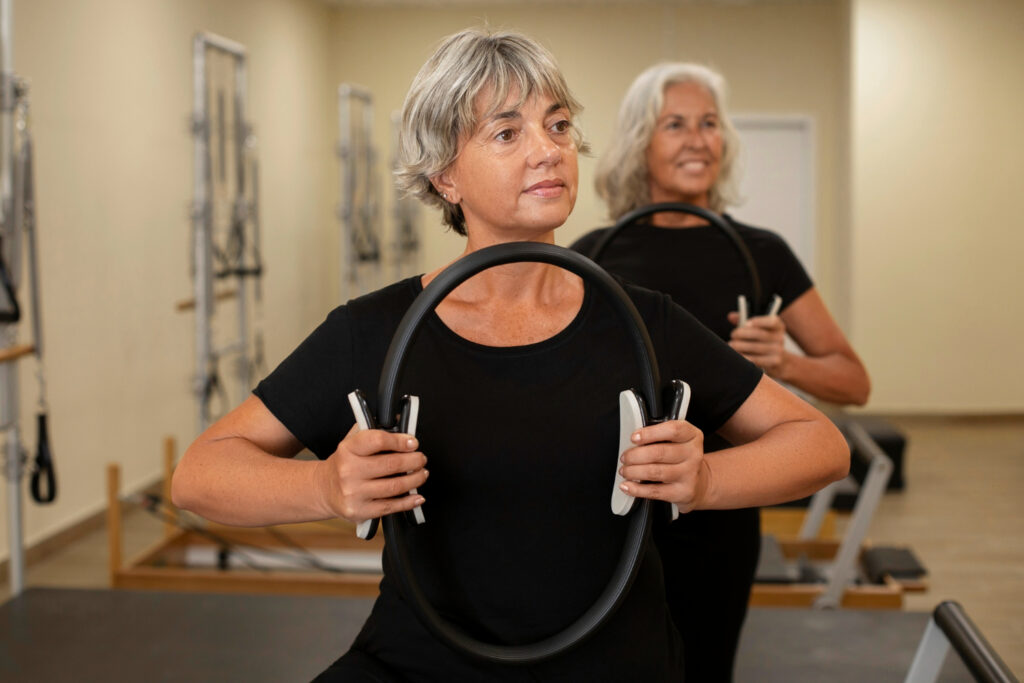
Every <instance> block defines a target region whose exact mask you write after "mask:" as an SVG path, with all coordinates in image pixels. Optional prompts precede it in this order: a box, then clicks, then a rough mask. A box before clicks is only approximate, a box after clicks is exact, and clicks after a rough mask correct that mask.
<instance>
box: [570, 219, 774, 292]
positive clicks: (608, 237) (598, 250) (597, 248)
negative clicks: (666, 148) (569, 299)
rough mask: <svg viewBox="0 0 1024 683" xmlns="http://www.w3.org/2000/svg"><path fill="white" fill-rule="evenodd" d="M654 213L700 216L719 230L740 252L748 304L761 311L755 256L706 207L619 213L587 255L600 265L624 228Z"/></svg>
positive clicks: (733, 231) (725, 223)
mask: <svg viewBox="0 0 1024 683" xmlns="http://www.w3.org/2000/svg"><path fill="white" fill-rule="evenodd" d="M656 213H688V214H690V215H692V216H699V217H701V218H703V219H704V220H706V221H707V222H708V223H710V224H711V225H713V226H715V227H716V228H718V229H719V230H721V231H722V232H723V233H724V234H725V236H726V237H728V238H729V241H730V242H732V245H733V246H734V247H735V248H736V251H737V252H739V255H740V258H741V259H742V260H743V264H744V265H745V266H746V268H747V275H749V276H750V294H751V299H750V303H751V304H752V305H753V309H752V310H755V311H761V310H764V308H765V306H766V302H765V301H764V299H763V295H762V292H761V276H760V274H758V272H757V264H756V263H755V262H754V257H753V255H751V253H750V249H748V248H747V244H746V242H744V241H743V238H742V237H740V235H739V233H738V232H736V228H734V227H732V226H731V225H730V224H729V221H727V220H725V219H724V218H722V217H721V216H720V215H718V214H717V213H715V212H714V211H709V210H707V209H705V208H702V207H699V206H694V205H693V204H684V203H682V202H662V203H660V204H648V205H647V206H641V207H639V208H636V209H633V210H632V211H629V212H627V213H624V214H622V216H621V217H620V218H619V220H618V221H616V222H615V225H614V226H612V227H611V228H609V229H608V231H607V232H606V233H605V234H604V235H602V236H601V239H599V240H598V241H597V243H596V244H595V245H594V248H593V249H591V250H590V253H589V254H587V256H589V257H590V258H591V259H592V260H593V261H595V262H600V259H601V256H602V255H603V254H604V252H605V250H606V249H607V248H608V245H609V244H611V243H612V241H613V240H615V238H616V237H618V236H619V234H620V233H622V231H623V230H625V229H626V228H627V227H629V226H630V225H632V224H633V223H635V222H636V221H638V220H640V219H641V218H646V217H647V216H650V215H652V214H656Z"/></svg>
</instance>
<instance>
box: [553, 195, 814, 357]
mask: <svg viewBox="0 0 1024 683" xmlns="http://www.w3.org/2000/svg"><path fill="white" fill-rule="evenodd" d="M724 218H725V219H726V220H727V221H729V223H730V224H731V225H732V226H733V227H734V228H735V229H736V232H737V233H739V236H740V237H741V238H742V239H743V241H744V243H745V244H746V245H747V248H748V249H749V250H750V253H751V256H752V257H753V258H754V262H755V263H756V264H757V269H758V274H759V276H760V279H761V288H762V290H763V292H764V298H765V299H766V300H767V301H770V300H771V297H772V295H773V294H778V295H779V296H780V297H782V309H783V310H785V308H786V307H787V306H789V305H790V304H791V303H793V302H794V301H796V299H797V298H799V297H800V295H801V294H803V293H804V292H806V291H807V290H809V289H810V288H811V287H813V286H814V283H813V282H812V281H811V278H810V277H809V276H808V275H807V271H806V270H804V267H803V265H801V263H800V261H799V259H797V257H796V255H794V254H793V252H792V250H791V249H790V248H789V245H787V244H786V242H785V240H783V239H782V238H781V237H780V236H779V235H777V234H776V233H774V232H771V231H770V230H764V229H762V228H754V227H751V226H749V225H744V224H743V223H739V222H737V221H735V220H733V218H732V217H731V216H729V215H725V216H724ZM610 229H611V228H601V229H599V230H594V231H592V232H589V233H587V234H586V235H584V236H583V237H581V238H580V239H579V240H577V241H576V242H575V243H574V244H573V245H572V247H571V248H572V249H573V250H575V251H578V252H580V253H581V254H589V253H590V251H591V250H592V249H593V248H594V246H595V245H596V243H597V241H598V240H599V239H600V238H601V236H602V235H603V234H604V233H605V232H607V231H608V230H610ZM600 260H601V265H602V266H604V267H605V268H606V269H607V270H608V271H609V272H611V273H615V274H616V275H619V276H621V277H623V278H625V279H626V280H628V281H629V282H632V283H634V284H638V285H640V286H641V287H647V288H649V289H653V290H655V291H657V292H665V293H666V294H669V295H671V297H672V300H673V301H675V302H676V303H677V304H679V305H680V306H682V307H683V308H685V309H686V310H688V311H689V312H690V313H692V314H693V315H694V317H695V318H697V320H699V321H701V322H702V323H704V324H705V325H707V326H708V327H709V328H710V329H711V330H712V331H714V332H715V334H717V335H718V336H719V337H721V338H722V339H725V340H728V339H729V335H730V334H731V332H732V329H733V326H732V324H731V323H730V322H729V319H728V317H727V316H728V313H729V312H730V311H735V310H736V297H737V296H738V295H740V294H744V295H746V297H747V298H748V300H749V298H750V296H751V286H750V276H749V275H748V274H747V270H746V267H745V265H744V263H743V261H742V259H741V257H740V255H739V252H737V251H736V247H734V246H733V244H732V242H730V241H729V238H728V237H726V235H725V234H724V233H723V232H722V231H721V230H719V229H718V228H715V227H714V226H711V225H700V226H694V227H691V228H683V229H680V228H660V227H657V226H654V225H651V224H650V223H634V224H633V225H631V226H629V227H628V228H626V229H625V230H623V231H622V232H621V233H619V235H618V236H617V237H616V238H615V240H614V241H613V242H612V243H611V244H610V245H608V248H607V249H606V250H605V251H604V253H603V254H602V256H601V259H600ZM764 312H765V311H751V315H755V314H761V313H764Z"/></svg>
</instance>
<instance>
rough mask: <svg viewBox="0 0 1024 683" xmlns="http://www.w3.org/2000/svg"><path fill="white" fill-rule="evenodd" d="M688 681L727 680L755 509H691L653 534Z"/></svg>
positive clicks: (755, 546) (754, 554)
mask: <svg viewBox="0 0 1024 683" xmlns="http://www.w3.org/2000/svg"><path fill="white" fill-rule="evenodd" d="M654 539H655V543H656V544H657V546H658V552H659V553H661V561H662V567H663V568H664V570H665V591H666V595H667V597H668V603H669V609H670V612H671V613H672V619H673V621H674V622H675V624H676V628H678V629H679V633H680V635H682V637H683V658H684V662H685V667H686V681H687V682H688V683H728V682H729V681H732V672H733V666H734V664H735V660H736V648H737V646H738V645H739V638H740V630H741V629H742V627H743V620H744V619H745V618H746V616H747V605H748V603H749V601H750V589H751V586H752V585H753V582H754V573H755V572H756V571H757V558H758V555H759V554H760V552H761V513H760V510H759V509H758V508H747V509H744V510H713V511H712V510H709V511H697V512H691V513H689V514H686V515H682V516H680V518H679V519H678V520H676V521H675V522H671V523H666V524H662V525H658V526H656V527H655V533H654Z"/></svg>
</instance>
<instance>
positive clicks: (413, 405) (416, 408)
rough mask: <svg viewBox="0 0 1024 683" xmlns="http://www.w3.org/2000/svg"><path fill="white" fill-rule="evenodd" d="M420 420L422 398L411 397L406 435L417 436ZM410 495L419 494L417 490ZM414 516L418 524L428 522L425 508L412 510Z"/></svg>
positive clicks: (420, 507)
mask: <svg viewBox="0 0 1024 683" xmlns="http://www.w3.org/2000/svg"><path fill="white" fill-rule="evenodd" d="M419 418H420V397H419V396H410V397H409V427H408V429H406V433H407V434H408V435H409V436H416V424H417V423H418V422H419ZM409 493H419V491H417V490H416V489H415V488H414V489H413V490H412V491H409ZM412 516H413V518H414V519H415V520H416V523H417V524H423V523H424V522H425V521H427V518H426V517H424V516H423V507H422V506H419V505H417V506H416V507H414V508H413V509H412Z"/></svg>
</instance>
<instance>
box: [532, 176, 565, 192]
mask: <svg viewBox="0 0 1024 683" xmlns="http://www.w3.org/2000/svg"><path fill="white" fill-rule="evenodd" d="M552 187H565V183H564V182H562V181H561V180H557V179H556V180H542V181H540V182H539V183H535V184H533V185H530V186H529V187H528V188H526V191H527V192H533V191H534V190H546V189H549V188H552Z"/></svg>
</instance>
